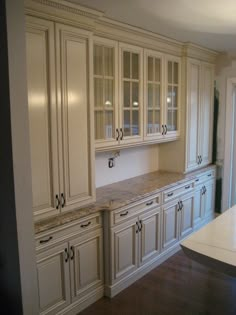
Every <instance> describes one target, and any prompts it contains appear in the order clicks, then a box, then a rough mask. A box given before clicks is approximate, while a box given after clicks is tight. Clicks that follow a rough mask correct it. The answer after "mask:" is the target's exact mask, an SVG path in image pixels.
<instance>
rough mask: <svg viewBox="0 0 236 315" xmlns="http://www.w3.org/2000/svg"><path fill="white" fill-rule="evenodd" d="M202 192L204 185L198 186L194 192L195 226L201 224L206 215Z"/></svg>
mask: <svg viewBox="0 0 236 315" xmlns="http://www.w3.org/2000/svg"><path fill="white" fill-rule="evenodd" d="M202 193H203V190H202V186H197V187H196V188H195V193H194V227H196V226H198V225H199V224H201V222H202V219H203V217H204V204H203V201H202V199H203V195H202Z"/></svg>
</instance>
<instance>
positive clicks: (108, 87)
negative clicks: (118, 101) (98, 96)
mask: <svg viewBox="0 0 236 315" xmlns="http://www.w3.org/2000/svg"><path fill="white" fill-rule="evenodd" d="M113 95H114V94H113V80H109V79H104V102H105V104H104V105H105V106H109V107H113V105H114V104H113Z"/></svg>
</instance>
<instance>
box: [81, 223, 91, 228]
mask: <svg viewBox="0 0 236 315" xmlns="http://www.w3.org/2000/svg"><path fill="white" fill-rule="evenodd" d="M90 224H91V221H89V222H88V223H85V224H81V225H80V227H82V228H84V227H87V226H89V225H90Z"/></svg>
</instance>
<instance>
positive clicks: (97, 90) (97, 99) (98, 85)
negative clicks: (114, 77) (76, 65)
mask: <svg viewBox="0 0 236 315" xmlns="http://www.w3.org/2000/svg"><path fill="white" fill-rule="evenodd" d="M102 94H103V79H97V78H95V79H94V106H95V107H102V106H103V97H102Z"/></svg>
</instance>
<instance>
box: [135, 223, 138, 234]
mask: <svg viewBox="0 0 236 315" xmlns="http://www.w3.org/2000/svg"><path fill="white" fill-rule="evenodd" d="M135 224H136V230H135V232H136V234H138V232H139V225H138V222H136V223H135Z"/></svg>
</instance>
